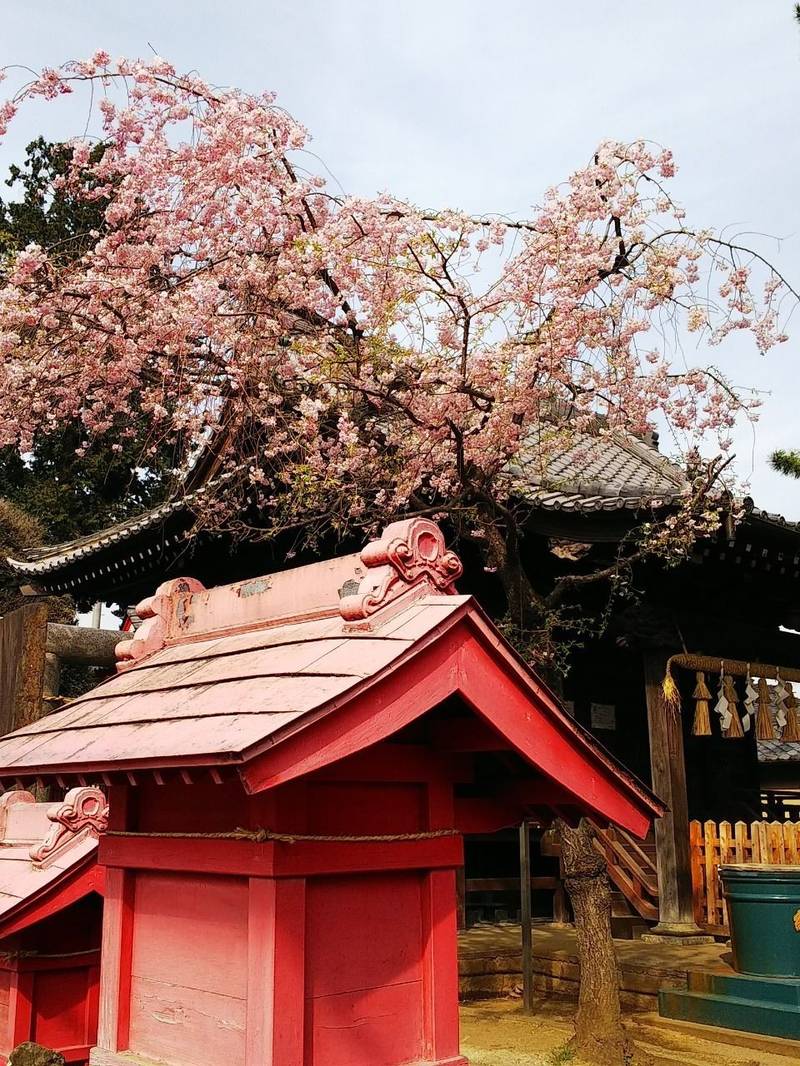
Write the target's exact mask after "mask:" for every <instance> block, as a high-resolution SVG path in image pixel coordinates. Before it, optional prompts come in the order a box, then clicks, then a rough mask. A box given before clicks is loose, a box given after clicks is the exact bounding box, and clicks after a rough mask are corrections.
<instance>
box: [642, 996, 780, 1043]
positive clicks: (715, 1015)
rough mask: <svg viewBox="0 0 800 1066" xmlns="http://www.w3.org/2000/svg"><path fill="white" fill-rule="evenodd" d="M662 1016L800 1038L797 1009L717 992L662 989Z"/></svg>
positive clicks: (659, 1000) (769, 1034) (744, 1030)
mask: <svg viewBox="0 0 800 1066" xmlns="http://www.w3.org/2000/svg"><path fill="white" fill-rule="evenodd" d="M658 1010H659V1013H660V1014H661V1015H662V1017H665V1018H675V1019H677V1020H679V1021H686V1022H699V1023H700V1024H702V1025H717V1026H720V1027H721V1028H723V1029H738V1030H740V1031H743V1032H747V1033H763V1034H764V1035H765V1036H779V1037H785V1038H787V1039H789V1040H797V1039H800V1006H796V1005H792V1004H788V1003H776V1002H770V1001H768V1000H765V999H753V998H752V996H751V997H744V996H732V995H725V994H724V993H718V992H690V991H688V990H687V991H685V992H684V991H681V990H679V989H672V988H665V989H661V991H660V992H659V994H658Z"/></svg>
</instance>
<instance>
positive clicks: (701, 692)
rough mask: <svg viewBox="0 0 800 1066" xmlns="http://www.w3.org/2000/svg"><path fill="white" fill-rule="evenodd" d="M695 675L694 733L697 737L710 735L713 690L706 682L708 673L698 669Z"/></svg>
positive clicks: (693, 695)
mask: <svg viewBox="0 0 800 1066" xmlns="http://www.w3.org/2000/svg"><path fill="white" fill-rule="evenodd" d="M695 677H696V678H697V684H696V685H695V686H694V692H693V693H692V699H693V700H695V701H696V702H695V705H694V722H693V724H692V733H693V734H694V736H696V737H710V736H711V715H710V713H709V710H708V701H709V700H710V699H711V692H710V690H709V688H708V685H707V684H706V675H705V674H704V673H703V672H702V670H698V671H697V673H696V675H695Z"/></svg>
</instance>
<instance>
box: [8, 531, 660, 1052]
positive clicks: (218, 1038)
mask: <svg viewBox="0 0 800 1066" xmlns="http://www.w3.org/2000/svg"><path fill="white" fill-rule="evenodd" d="M461 574H462V565H461V562H460V560H459V558H458V557H457V556H456V555H455V554H454V553H453V552H452V551H448V550H447V548H446V545H445V541H444V537H443V535H442V532H441V530H440V529H439V527H438V526H436V525H434V524H433V523H432V522H430V521H428V520H426V519H421V518H415V519H408V520H405V521H401V522H396V523H393V524H392V525H389V526H388V527H387V528H386V529H385V530H384V532H383V534H382V535H381V537H380V538H379V539H377V540H375V541H372V542H371V543H369V544H368V545H367V546H366V547H365V548H364V549H363V550H362V551H361V552H359V553H355V554H352V555H347V556H342V557H338V558H334V559H331V560H325V561H321V562H317V563H314V564H311V565H308V566H304V567H299V568H295V569H292V570H286V571H283V572H281V573H275V574H266V575H261V576H258V577H253V578H250V579H248V580H246V581H243V582H235V583H233V584H229V585H223V586H219V587H216V588H211V589H206V588H205V587H204V586H203V584H202V583H200V582H199V581H198V580H196V579H195V578H193V577H182V578H172V579H170V580H168V581H166V582H164V583H162V584H161V585H160V586H159V587H158V588H157V589H156V591H155V594H154V595H152V596H150V597H148V598H147V599H145V600H144V601H142V602H140V603H139V604H138V605H137V612H136V613H137V615H138V617H139V618H140V619H141V620H142V621H141V625H140V627H139V629H138V631H137V632H136V635H135V637H134V638H133V639H132V640H127V641H125V642H124V643H121V644H120V646H119V649H118V656H119V666H118V670H117V673H116V675H115V676H114V677H112V678H110V679H109V680H107V681H105V682H104V683H102V684H101V685H99V686H98V687H96V688H94V689H92V690H91V691H89V692H88V693H86V694H85V695H84V696H82V697H79V698H77V699H75V700H73V701H72V702H71V703H70V704H69V705H68V706H66V707H64V708H63V709H61V710H59V711H56V712H55V713H53V714H51V715H47V716H45V717H43V718H40V719H39V720H38V721H34V722H31V723H30V724H28V725H25V726H23V727H22V728H21V729H18V730H17V731H15V732H13V733H11V734H8V735H6V736H5V737H2V738H0V783H2V784H3V785H5V786H6V787H8V786H9V785H10V784H12V783H16V782H21V783H25V782H27V781H30V780H35V781H38V782H39V784H40V786H45V787H46V786H50V785H52V784H56V783H61V784H68V785H74V786H75V787H76V792H75V793H70V796H72V797H76V796H77V795H79V794H80V793H81V792H82V791H86V789H87V788H89V787H90V786H91V785H92V783H99V784H101V785H102V787H103V789H104V790H107V793H108V796H109V799H110V811H109V822H108V829H107V830H106V831H105V832H103V833H102V835H101V837H100V844H99V852H98V860H97V861H98V865H99V868H100V870H101V871H102V872H103V875H104V878H105V888H104V911H103V937H102V963H101V982H100V985H101V987H100V1025H99V1029H98V1036H97V1046H96V1047H95V1049H94V1050H93V1051H92V1052H91V1058H90V1061H91V1063H92V1064H93V1066H125V1064H127V1063H130V1062H131V1061H134V1060H135V1061H136V1062H137V1063H141V1064H142V1066H148V1064H153V1066H156V1064H157V1063H159V1062H162V1061H164V1060H166V1061H169V1062H171V1063H175V1064H177V1066H181V1064H184V1063H185V1064H186V1066H190V1064H195V1063H197V1062H211V1063H224V1062H232V1063H233V1062H242V1063H245V1064H246V1066H264V1064H265V1063H270V1064H271V1066H296V1064H297V1063H301V1062H302V1063H306V1064H308V1066H401V1064H404V1063H410V1062H414V1063H419V1064H420V1066H421V1064H423V1063H426V1064H430V1066H467V1060H466V1059H465V1058H464V1057H463V1056H462V1055H461V1054H460V1049H459V1034H458V974H457V951H456V931H457V906H456V899H457V894H456V873H457V871H458V870H459V869H460V868H461V866H462V864H463V846H462V837H463V834H465V833H490V832H496V831H498V830H500V829H503V828H505V827H509V826H511V827H513V826H515V825H517V824H518V823H519V822H520V820H521V819H523V818H528V819H531V820H533V821H535V822H536V823H537V824H538V825H540V826H542V827H546V826H548V825H550V823H551V822H552V821H553V819H554V817H555V816H556V815H558V816H559V817H561V818H563V819H564V820H566V821H570V822H574V821H576V820H577V819H578V818H580V817H581V816H589V817H591V818H592V819H593V820H594V821H595V822H596V823H597V824H598V825H599V826H600V827H607V826H609V825H614V826H617V827H619V829H620V830H621V831H625V832H627V833H629V834H631V835H632V836H633V837H637V838H641V837H643V836H646V835H647V833H648V832H649V830H650V827H651V824H652V821H653V819H655V818H658V817H661V816H663V815H664V813H665V808H664V806H663V804H662V803H660V802H659V800H658V799H657V798H656V797H655V796H653V795H652V793H651V792H650V791H649V790H648V789H647V788H646V787H645V786H643V785H641V784H640V783H639V782H638V781H637V780H636V779H635V778H633V777H632V776H631V775H630V773H629V772H628V771H627V770H625V769H624V768H623V767H622V766H621V765H620V764H619V763H618V762H617V761H616V760H615V759H614V758H613V757H612V756H610V755H609V754H608V753H607V752H606V751H605V750H604V749H603V748H602V747H601V746H600V745H599V744H598V743H597V742H596V741H595V740H594V739H593V738H592V737H591V735H590V734H589V733H588V731H587V730H586V729H584V728H583V727H582V726H581V725H579V724H578V722H577V721H576V720H575V718H573V717H572V716H570V715H569V714H568V713H566V712H565V711H564V710H563V708H562V707H561V705H560V703H559V701H558V700H557V698H556V697H555V696H554V695H553V694H552V693H551V692H550V691H549V690H548V688H547V687H546V686H545V685H544V684H543V683H542V681H541V680H540V679H539V678H538V677H536V675H535V674H534V673H533V672H532V671H531V670H530V669H529V668H528V667H527V666H526V664H525V663H524V662H523V661H522V660H521V659H520V658H519V657H518V656H517V654H516V653H515V652H514V651H513V649H512V648H511V647H510V646H509V645H508V644H507V643H506V642H505V641H504V639H503V637H502V636H501V634H500V633H499V632H498V630H497V629H496V628H495V627H494V626H493V624H492V623H491V621H490V620H489V619H488V617H487V616H486V614H485V613H484V612H483V610H482V609H481V608H480V607H479V605H478V603H477V602H476V600H475V598H474V597H472V596H469V595H462V594H459V592H458V591H457V588H456V582H457V580H458V579H459V578H460V576H461ZM12 795H13V793H12ZM68 798H69V797H68Z"/></svg>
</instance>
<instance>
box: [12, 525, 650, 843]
mask: <svg viewBox="0 0 800 1066" xmlns="http://www.w3.org/2000/svg"><path fill="white" fill-rule="evenodd" d="M461 572H462V566H461V563H460V560H459V559H458V557H457V556H456V555H455V554H454V553H453V552H451V551H448V550H447V548H446V546H445V543H444V537H443V535H442V533H441V530H440V529H439V528H438V526H436V525H434V524H433V523H432V522H429V521H427V520H426V519H410V520H407V521H404V522H397V523H394V524H393V525H390V526H388V527H387V529H386V530H385V531H384V533H383V534H382V536H381V537H380V539H378V540H376V541H373V542H372V543H370V544H368V545H367V547H366V548H365V549H364V550H363V551H362V552H361V553H360V554H355V555H348V556H343V557H340V558H337V559H333V560H328V561H323V562H319V563H314V564H312V565H310V566H305V567H298V568H297V569H295V570H289V571H284V572H281V573H277V574H272V575H267V576H265V577H262V578H256V579H254V580H250V581H246V582H240V583H236V584H233V585H224V586H220V587H218V588H214V589H204V588H203V587H202V585H200V583H199V582H197V581H194V580H193V579H190V578H180V579H174V580H172V581H168V582H166V583H165V584H163V585H162V586H160V587H159V589H158V590H157V591H156V594H155V595H154V596H153V597H151V598H149V599H148V600H145V601H143V602H142V603H140V604H139V605H138V606H137V613H138V614H139V616H140V617H141V618H142V619H144V621H143V622H142V625H141V626H140V628H139V630H138V631H137V633H136V636H135V637H134V639H133V640H130V641H126V642H124V643H122V644H120V645H119V647H118V648H117V655H118V658H119V672H118V673H117V675H116V676H115V677H113V678H111V679H110V680H108V681H106V682H104V683H103V684H101V685H100V686H98V687H97V688H95V689H93V690H92V691H91V692H88V693H87V694H86V695H84V696H81V697H80V698H78V699H76V700H74V701H73V702H72V703H71V704H69V705H68V706H67V707H65V708H63V709H62V710H60V711H58V712H56V713H55V714H52V715H49V716H47V717H45V718H43V719H40V720H39V721H36V722H33V723H31V724H29V725H27V726H24V727H23V728H21V729H19V730H17V731H16V732H15V733H11V734H9V735H7V736H5V737H2V738H0V779H3V780H5V781H8V780H13V779H15V778H19V779H23V778H25V777H30V776H42V777H45V778H48V779H51V778H54V777H55V779H56V780H60V779H61V778H62V776H63V777H69V776H73V777H74V776H77V777H78V779H79V780H81V781H82V782H83V781H85V778H86V777H88V776H90V775H99V776H100V778H101V779H102V780H110V779H109V777H108V775H109V774H114V773H123V774H128V775H129V776H130V775H131V774H132V773H133V774H135V773H137V772H140V771H141V772H144V773H149V772H155V773H158V772H160V771H161V770H164V769H167V770H169V769H174V768H176V767H182V768H184V770H183V771H182V772H185V773H186V774H187V775H188V774H189V770H190V769H191V768H192V767H195V768H198V767H199V768H210V767H216V768H220V767H221V768H223V769H224V768H230V767H233V768H234V770H235V771H236V772H238V773H239V774H240V776H241V777H242V779H243V781H244V783H245V787H247V788H248V789H249V790H250V791H260V790H261V789H262V788H267V787H272V786H273V785H275V784H278V783H281V781H283V780H287V779H289V778H290V777H292V776H298V775H299V774H301V773H304V772H307V771H308V770H309V769H310V768H313V767H312V764H313V762H314V759H312V758H311V757H310V756H308V753H307V752H306V753H297V752H295V754H293V755H290V754H288V753H290V752H293V751H294V748H295V747H296V744H297V743H298V742H299V741H298V738H306V737H307V736H313V737H315V738H316V739H315V740H314V742H313V743H314V744H316V745H318V747H319V751H323V749H324V753H323V754H320V755H319V756H318V757H317V756H314V758H316V759H317V765H321V764H322V763H323V762H325V761H328V762H330V761H335V759H337V758H340V757H342V756H343V755H346V754H349V753H351V752H352V751H354V750H360V748H363V747H366V746H369V745H370V744H372V743H375V742H377V741H379V740H382V739H385V738H386V737H387V736H389V735H391V734H392V733H394V732H396V731H397V730H398V728H400V727H401V726H402V725H403V724H407V723H408V722H410V721H413V720H414V719H415V718H417V717H419V716H421V715H422V714H424V713H425V712H426V711H427V710H431V709H433V707H434V706H436V705H438V704H440V703H441V702H442V701H443V700H446V699H447V698H449V697H450V696H451V695H453V694H461V695H462V696H463V698H464V699H465V700H466V702H467V705H468V706H471V707H473V709H476V710H479V711H480V712H481V713H482V714H484V716H485V717H486V718H487V719H489V724H490V725H491V726H497V727H498V728H500V727H499V726H498V723H497V722H496V721H495V720H494V719H495V717H497V719H500V718H502V717H503V716H507V717H508V721H507V722H506V723H505V725H503V728H504V729H505V728H507V730H508V736H507V738H506V739H508V740H509V741H510V743H509V747H510V748H511V749H512V750H513V749H514V748H516V749H517V750H518V751H519V752H520V753H521V754H522V755H523V757H524V758H526V759H528V760H529V761H531V762H533V764H534V765H535V766H537V767H538V768H539V769H541V770H542V771H543V772H545V773H546V774H547V775H549V776H550V777H551V778H552V779H553V780H555V781H561V782H562V784H563V783H564V780H563V779H564V778H565V777H570V779H571V780H570V782H569V788H570V789H571V790H572V791H574V792H576V793H577V794H579V795H581V796H582V797H583V801H584V805H585V807H586V809H587V810H589V811H595V810H597V809H600V810H601V811H602V813H604V814H606V815H609V811H610V810H611V808H613V809H616V807H615V804H616V803H617V801H619V803H621V804H622V807H624V810H625V812H626V813H624V814H622V813H620V814H619V816H618V817H615V818H614V820H617V821H619V822H620V823H621V824H625V821H626V818H627V819H628V821H629V824H631V825H632V826H634V827H635V829H636V831H638V830H640V829H642V827H643V826H644V827H645V828H646V825H647V824H648V821H649V819H651V818H652V817H653V815H654V814H657V813H659V812H660V811H661V810H662V809H663V808H662V807H661V805H660V804H659V803H658V801H657V800H656V799H655V798H654V797H653V796H652V795H651V794H650V793H649V792H648V791H647V789H645V788H644V786H642V785H640V784H639V783H638V782H636V781H634V780H633V779H632V778H630V776H629V775H627V773H626V772H625V771H624V770H623V769H622V767H620V766H619V765H618V764H617V763H615V762H614V760H613V759H612V758H611V756H609V755H608V754H607V753H606V752H605V751H604V750H603V749H602V748H601V747H600V745H599V744H598V743H597V742H596V741H595V740H594V739H593V738H592V737H591V736H590V734H589V733H588V732H587V731H585V730H583V729H582V728H581V727H580V726H579V725H577V724H576V723H575V722H574V720H573V719H572V718H571V717H570V716H569V715H568V714H567V713H566V712H565V711H564V710H563V708H561V707H560V705H559V704H558V702H557V700H556V699H555V697H553V696H552V694H551V693H550V692H549V691H548V690H547V689H546V687H545V686H544V685H542V683H541V682H540V681H539V680H538V678H536V677H535V675H533V674H532V672H531V671H530V670H529V668H528V667H527V666H525V665H524V663H522V661H521V660H520V659H519V658H518V657H517V656H516V655H515V653H514V652H513V651H512V649H511V648H510V646H509V645H508V644H507V643H506V642H505V641H504V640H503V638H502V637H501V635H500V634H499V632H498V631H497V630H496V629H495V627H494V626H493V625H492V623H491V622H490V621H489V620H488V619H487V618H486V616H485V615H484V614H483V613H482V611H481V610H480V608H479V607H478V605H477V603H476V602H475V601H474V600H473V599H472V598H471V597H469V596H460V595H458V594H457V592H456V589H455V586H454V581H455V579H456V578H457V577H458V576H459V575H460V574H461ZM502 684H507V685H508V686H509V688H508V697H507V706H504V708H503V709H502V711H498V710H496V709H495V704H496V703H497V702H498V697H497V692H498V691H499V689H498V686H502ZM484 702H486V703H487V707H486V708H483V707H482V706H481V707H478V704H483V703H484ZM400 705H402V706H403V713H402V715H400V712H394V713H393V715H392V716H390V718H391V722H390V723H389V722H388V719H387V720H384V719H385V718H386V708H387V707H389V706H400ZM514 705H516V711H515V712H514V713H513V715H512V707H513V706H514ZM403 715H405V717H403ZM348 716H350V718H352V719H353V724H352V726H351V725H348V724H347V723H348V721H349V718H348ZM540 716H541V718H542V721H541V723H540V725H539V726H535V725H534V719H537V720H538V718H539V717H540ZM329 721H330V722H332V723H333V724H332V725H329ZM351 729H352V731H348V730H351ZM512 734H513V735H512ZM302 743H305V740H304V739H303V740H302ZM309 744H311V742H310V741H309ZM276 752H277V753H278V755H279V758H278V762H282V764H283V765H282V768H281V769H275V771H274V773H267V771H266V770H264V769H263V767H264V766H265V765H266V764H267V763H269V762H270V757H271V756H272V755H273V754H275V753H276ZM571 763H572V764H574V765H572V767H571V768H570V764H571ZM276 765H277V764H276ZM257 766H260V767H262V769H260V770H258V771H256V770H255V769H254V768H255V767H257ZM95 779H96V777H95ZM189 779H191V778H190V777H189ZM612 793H613V794H614V796H615V797H616V799H614V800H613V802H612V801H611V800H610V799H609V797H610V796H611V794H612ZM607 800H608V801H609V802H610V803H611V807H610V808H608V809H606V810H602V808H603V804H604V803H606V801H607ZM634 810H635V812H636V813H633V812H634Z"/></svg>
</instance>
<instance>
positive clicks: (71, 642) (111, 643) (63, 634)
mask: <svg viewBox="0 0 800 1066" xmlns="http://www.w3.org/2000/svg"><path fill="white" fill-rule="evenodd" d="M131 636H132V634H131V633H121V632H120V631H119V630H117V629H91V628H90V627H88V626H66V625H61V624H60V623H58V622H49V623H48V625H47V645H46V647H47V651H48V652H50V653H51V654H52V655H57V656H58V657H59V659H61V660H62V661H63V662H67V663H83V664H84V665H86V666H114V665H116V661H117V660H116V656H115V654H114V649H115V648H116V646H117V645H118V644H121V643H122V641H123V640H129V639H130V637H131Z"/></svg>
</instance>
